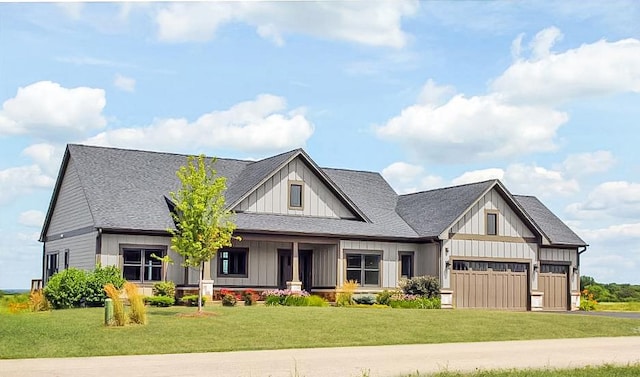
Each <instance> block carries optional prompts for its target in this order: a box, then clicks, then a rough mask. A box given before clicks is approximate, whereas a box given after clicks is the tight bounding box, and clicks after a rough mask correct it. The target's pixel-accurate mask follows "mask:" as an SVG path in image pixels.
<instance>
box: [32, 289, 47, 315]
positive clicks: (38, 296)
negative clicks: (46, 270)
mask: <svg viewBox="0 0 640 377" xmlns="http://www.w3.org/2000/svg"><path fill="white" fill-rule="evenodd" d="M29 308H30V309H31V311H32V312H43V311H47V310H51V304H50V303H49V301H47V298H46V297H44V293H42V291H41V290H36V291H32V292H31V293H30V294H29Z"/></svg>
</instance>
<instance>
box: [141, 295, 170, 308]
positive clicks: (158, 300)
mask: <svg viewBox="0 0 640 377" xmlns="http://www.w3.org/2000/svg"><path fill="white" fill-rule="evenodd" d="M144 300H145V302H147V303H148V304H149V305H151V306H159V307H163V308H166V307H168V306H171V305H173V304H175V302H176V299H175V298H173V297H169V296H150V297H145V298H144Z"/></svg>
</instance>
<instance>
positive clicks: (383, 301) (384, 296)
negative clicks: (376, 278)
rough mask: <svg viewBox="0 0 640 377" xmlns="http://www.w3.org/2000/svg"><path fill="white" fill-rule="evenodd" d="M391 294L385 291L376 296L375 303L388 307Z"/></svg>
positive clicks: (391, 292)
mask: <svg viewBox="0 0 640 377" xmlns="http://www.w3.org/2000/svg"><path fill="white" fill-rule="evenodd" d="M393 294H394V292H393V291H389V290H387V289H385V290H384V291H382V292H380V293H378V294H377V295H376V303H377V304H379V305H389V301H390V300H391V296H392V295H393Z"/></svg>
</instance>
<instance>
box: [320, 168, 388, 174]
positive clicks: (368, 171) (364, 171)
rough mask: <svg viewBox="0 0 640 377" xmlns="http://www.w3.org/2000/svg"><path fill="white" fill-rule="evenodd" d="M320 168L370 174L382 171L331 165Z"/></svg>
mask: <svg viewBox="0 0 640 377" xmlns="http://www.w3.org/2000/svg"><path fill="white" fill-rule="evenodd" d="M320 169H322V170H338V171H348V172H353V173H370V174H378V175H380V172H377V171H371V170H360V169H347V168H329V167H323V166H320Z"/></svg>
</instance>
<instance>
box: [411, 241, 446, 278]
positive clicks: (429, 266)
mask: <svg viewBox="0 0 640 377" xmlns="http://www.w3.org/2000/svg"><path fill="white" fill-rule="evenodd" d="M439 260H440V245H439V244H437V243H427V244H422V245H420V246H419V248H418V252H417V253H416V254H415V264H416V270H415V274H416V276H424V275H427V276H435V277H439V276H440V269H439Z"/></svg>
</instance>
